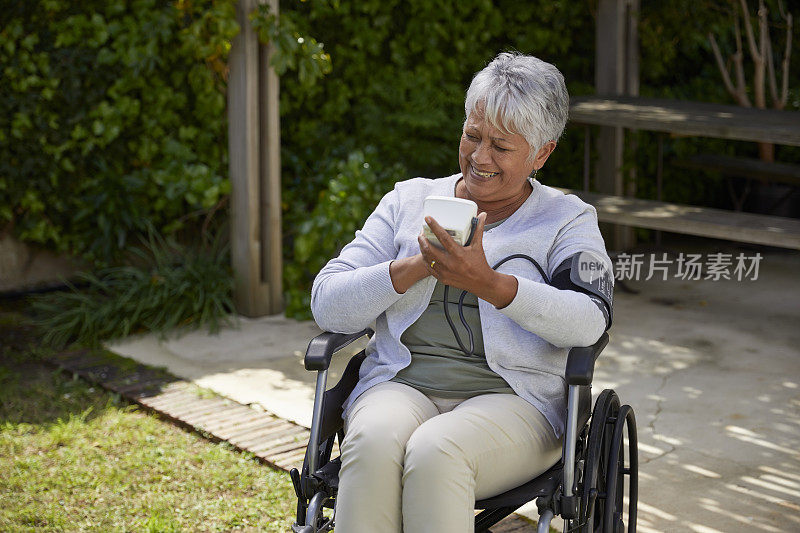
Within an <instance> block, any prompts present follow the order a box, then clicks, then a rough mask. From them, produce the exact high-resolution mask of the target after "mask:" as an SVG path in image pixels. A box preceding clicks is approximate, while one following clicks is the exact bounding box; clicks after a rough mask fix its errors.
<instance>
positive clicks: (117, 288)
mask: <svg viewBox="0 0 800 533" xmlns="http://www.w3.org/2000/svg"><path fill="white" fill-rule="evenodd" d="M132 254H133V255H134V257H133V258H132V259H133V260H132V261H130V264H129V265H126V266H116V267H108V268H102V269H99V270H98V271H96V272H93V273H88V272H84V273H81V274H79V275H78V278H77V279H76V280H75V285H72V284H70V290H66V291H61V292H55V293H49V294H43V295H39V296H35V297H34V298H33V305H32V310H33V313H34V315H35V317H36V319H35V324H36V325H37V326H38V327H39V328H40V329H41V330H42V332H43V338H42V340H43V342H44V343H46V344H49V345H53V346H56V347H60V346H64V345H66V344H69V343H70V342H80V343H83V344H95V343H97V341H99V340H106V339H114V338H118V337H124V336H126V335H129V334H132V333H139V332H159V333H164V332H166V331H168V330H170V329H172V328H175V327H178V326H185V327H199V326H201V325H203V326H208V327H209V329H210V330H211V331H212V332H213V331H216V330H217V329H218V328H219V326H220V325H222V324H226V323H228V322H229V314H230V313H231V312H232V311H233V301H232V298H231V293H232V290H233V277H232V275H231V272H230V267H229V264H230V261H229V259H228V250H227V246H226V245H225V243H224V241H223V240H221V239H217V240H215V241H213V242H210V243H207V244H206V246H200V247H193V248H185V247H183V246H180V245H178V244H176V243H174V242H168V241H166V240H164V239H162V238H160V237H158V236H157V235H156V234H153V233H151V235H150V238H149V239H148V240H146V241H145V242H144V243H143V246H142V247H141V248H137V249H134V250H133V251H132Z"/></svg>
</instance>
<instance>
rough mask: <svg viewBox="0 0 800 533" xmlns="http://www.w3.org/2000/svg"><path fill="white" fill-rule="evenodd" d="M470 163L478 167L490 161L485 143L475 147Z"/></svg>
mask: <svg viewBox="0 0 800 533" xmlns="http://www.w3.org/2000/svg"><path fill="white" fill-rule="evenodd" d="M472 161H473V162H474V163H475V164H478V165H482V164H486V163H489V162H490V161H491V155H490V153H489V147H488V146H487V145H486V143H479V144H478V146H476V147H475V151H474V152H472Z"/></svg>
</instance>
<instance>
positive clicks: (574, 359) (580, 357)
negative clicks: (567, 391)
mask: <svg viewBox="0 0 800 533" xmlns="http://www.w3.org/2000/svg"><path fill="white" fill-rule="evenodd" d="M607 344H608V333H603V335H602V337H600V339H599V340H598V341H597V342H596V343H594V344H593V345H591V346H582V347H576V348H572V349H571V350H570V351H569V356H568V357H567V371H566V372H565V377H566V378H567V385H591V384H592V376H593V374H594V362H595V361H596V360H597V358H598V357H599V356H600V352H602V351H603V348H605V347H606V345H607Z"/></svg>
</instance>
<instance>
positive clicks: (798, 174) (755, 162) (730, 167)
mask: <svg viewBox="0 0 800 533" xmlns="http://www.w3.org/2000/svg"><path fill="white" fill-rule="evenodd" d="M671 163H672V165H674V166H676V167H679V168H685V169H688V170H704V171H707V170H710V171H713V172H719V173H720V174H722V175H723V176H725V177H727V178H744V179H745V183H744V187H742V190H741V192H737V191H735V190H734V186H733V185H732V184H731V181H730V180H727V185H728V192H729V193H730V197H731V201H732V202H733V205H734V208H735V209H736V211H741V210H742V206H743V205H744V202H745V200H746V199H747V196H748V194H749V193H750V189H751V186H752V182H753V181H754V180H756V181H759V182H761V183H780V184H782V185H788V186H789V187H790V188H789V189H788V190H787V191H786V192H785V193H784V195H783V196H782V197H781V198H780V199H778V200H777V201H776V202H775V203H774V204H773V205H772V207H771V208H770V211H772V210H773V209H776V208H777V207H778V206H779V205H780V204H782V203H783V202H784V201H786V199H788V198H789V196H791V195H792V193H794V188H795V187H797V186H798V185H800V165H794V164H790V163H776V162H769V161H761V160H759V159H751V158H747V157H733V156H728V155H717V154H698V155H694V156H691V157H689V158H687V159H676V160H674V161H672V162H671Z"/></svg>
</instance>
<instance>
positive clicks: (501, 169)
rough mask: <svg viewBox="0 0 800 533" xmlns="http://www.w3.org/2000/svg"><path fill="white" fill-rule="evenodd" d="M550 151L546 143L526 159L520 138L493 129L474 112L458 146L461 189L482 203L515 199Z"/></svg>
mask: <svg viewBox="0 0 800 533" xmlns="http://www.w3.org/2000/svg"><path fill="white" fill-rule="evenodd" d="M554 148H555V143H554V142H550V143H547V145H545V147H543V148H542V149H541V150H539V153H538V154H537V156H536V157H535V158H534V159H530V158H529V155H530V146H529V145H528V142H527V141H526V140H525V138H524V137H523V136H522V135H520V134H518V133H505V132H503V131H501V130H499V129H497V128H495V127H494V126H492V125H491V124H490V123H489V121H487V120H485V119H484V116H483V114H482V113H480V112H478V111H475V112H473V113H471V114H470V116H469V118H468V119H467V121H466V123H465V124H464V131H463V133H462V135H461V142H460V143H459V145H458V160H459V166H460V167H461V175H462V176H463V178H464V185H465V186H466V188H467V191H468V192H469V195H470V196H472V197H473V198H474V199H476V200H480V201H482V202H497V201H503V200H507V199H511V198H517V197H519V195H520V194H522V192H523V190H524V189H525V188H526V187H527V179H528V176H530V174H531V172H533V170H534V168H536V169H539V168H541V166H542V165H543V164H544V162H545V161H546V160H547V157H548V156H549V155H550V153H551V152H552V151H553V149H554Z"/></svg>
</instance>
